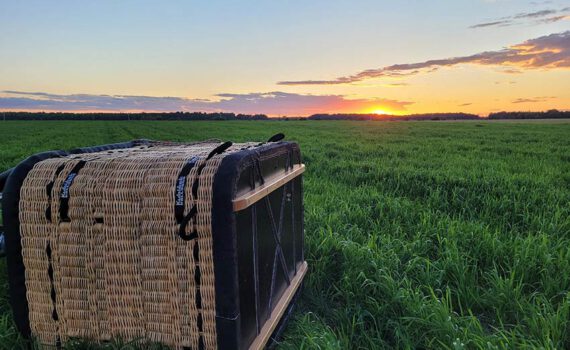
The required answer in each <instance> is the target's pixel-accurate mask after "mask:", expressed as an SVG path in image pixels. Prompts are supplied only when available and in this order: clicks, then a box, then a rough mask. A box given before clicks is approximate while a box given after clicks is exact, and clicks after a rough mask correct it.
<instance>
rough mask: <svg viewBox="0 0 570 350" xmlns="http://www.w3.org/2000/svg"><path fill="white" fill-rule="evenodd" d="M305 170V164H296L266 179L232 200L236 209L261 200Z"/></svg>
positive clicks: (241, 208)
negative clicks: (261, 183)
mask: <svg viewBox="0 0 570 350" xmlns="http://www.w3.org/2000/svg"><path fill="white" fill-rule="evenodd" d="M303 172H305V164H298V165H294V166H293V169H291V170H289V171H286V172H283V173H281V174H279V175H276V176H272V177H270V178H268V179H265V183H264V184H263V185H261V186H259V187H257V188H255V189H253V190H251V191H249V192H247V193H245V194H243V195H241V196H239V197H238V198H236V199H234V200H233V201H232V203H233V207H234V211H240V210H243V209H246V208H247V207H249V206H251V205H252V204H254V203H255V202H257V201H259V200H261V199H262V198H264V197H265V196H267V195H268V194H270V193H271V192H273V191H275V190H276V189H278V188H279V187H281V186H283V185H285V184H286V183H287V182H289V181H291V180H292V179H294V178H296V177H297V176H299V175H301V174H302V173H303Z"/></svg>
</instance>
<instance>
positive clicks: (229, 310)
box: [212, 142, 301, 350]
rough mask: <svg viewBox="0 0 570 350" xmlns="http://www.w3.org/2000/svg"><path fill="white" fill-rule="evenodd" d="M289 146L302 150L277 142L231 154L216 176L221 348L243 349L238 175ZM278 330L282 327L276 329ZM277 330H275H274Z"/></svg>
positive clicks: (214, 211)
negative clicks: (235, 200) (235, 206)
mask: <svg viewBox="0 0 570 350" xmlns="http://www.w3.org/2000/svg"><path fill="white" fill-rule="evenodd" d="M283 149H286V150H288V151H292V152H296V153H297V154H298V157H299V160H300V159H301V158H300V151H299V146H298V144H297V143H294V142H275V143H268V144H266V145H262V146H261V147H256V148H255V149H254V150H252V149H246V150H242V151H239V152H236V153H233V154H230V155H228V156H227V157H225V158H224V159H223V160H222V163H221V164H220V167H219V168H218V171H217V173H216V175H215V176H214V186H213V199H212V238H213V254H214V274H215V276H216V281H215V290H216V333H217V345H218V348H219V349H222V350H223V349H242V348H244V347H247V346H248V345H249V344H241V342H240V340H241V339H240V338H241V337H240V328H241V325H240V323H241V320H240V310H239V281H238V266H237V264H238V257H237V236H236V234H237V232H236V218H235V214H234V212H233V205H232V200H233V198H234V196H235V194H236V192H237V181H238V179H239V175H240V174H241V173H242V172H243V171H244V170H245V168H247V167H249V166H250V165H251V162H252V161H253V160H254V159H256V158H257V157H263V156H267V155H270V154H272V153H275V154H280V153H279V152H277V151H280V150H283ZM276 332H279V329H278V330H276ZM274 334H275V332H274Z"/></svg>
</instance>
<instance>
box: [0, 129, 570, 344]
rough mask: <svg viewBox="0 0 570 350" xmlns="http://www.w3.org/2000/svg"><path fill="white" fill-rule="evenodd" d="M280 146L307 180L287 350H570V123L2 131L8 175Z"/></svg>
mask: <svg viewBox="0 0 570 350" xmlns="http://www.w3.org/2000/svg"><path fill="white" fill-rule="evenodd" d="M276 132H284V133H285V134H286V135H287V139H290V140H297V141H299V142H300V144H301V147H302V151H303V154H304V161H305V163H306V164H307V168H308V171H307V173H306V176H305V210H306V212H305V222H306V257H307V260H308V262H309V267H310V270H309V274H308V275H307V278H306V282H305V288H304V290H303V294H302V296H301V298H300V299H299V303H298V305H297V307H296V311H295V313H294V317H293V319H292V321H291V323H290V324H289V326H288V328H287V331H286V333H285V336H284V339H283V342H282V344H281V347H282V348H284V349H297V348H321V349H334V348H338V349H347V348H352V349H368V348H387V349H388V348H437V349H440V348H443V349H464V348H465V349H507V348H537V347H542V348H546V349H550V348H560V349H562V348H570V137H568V136H569V135H570V123H559V124H548V123H501V122H457V123H435V122H434V123H431V122H418V123H412V122H399V123H390V122H302V121H300V122H211V123H210V122H193V123H191V122H5V123H2V124H1V125H0V146H1V147H0V170H1V169H5V168H8V167H10V166H13V165H15V164H16V163H17V162H18V161H19V160H21V159H22V158H24V157H25V156H27V155H30V154H32V153H34V152H38V151H44V150H48V149H54V148H63V149H68V148H72V147H77V146H87V145H93V144H100V143H107V142H116V141H123V140H127V139H132V138H139V137H145V138H153V139H162V140H174V141H187V140H198V139H205V138H212V137H213V138H221V139H229V140H234V141H246V140H263V139H265V138H267V137H269V136H270V135H272V134H273V133H276ZM0 273H1V276H2V277H0V283H1V284H2V285H1V286H0V299H1V300H0V344H2V345H3V346H6V347H8V348H11V347H13V346H18V345H20V344H23V343H22V341H21V340H20V339H19V338H18V336H17V334H16V332H15V331H14V327H13V325H12V321H11V316H10V313H9V308H8V305H7V296H6V286H5V284H6V278H5V266H4V265H3V263H2V264H1V265H0ZM2 345H0V346H2Z"/></svg>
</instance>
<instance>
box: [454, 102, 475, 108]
mask: <svg viewBox="0 0 570 350" xmlns="http://www.w3.org/2000/svg"><path fill="white" fill-rule="evenodd" d="M472 104H473V103H472V102H467V103H462V104H459V105H457V106H458V107H467V106H471V105H472Z"/></svg>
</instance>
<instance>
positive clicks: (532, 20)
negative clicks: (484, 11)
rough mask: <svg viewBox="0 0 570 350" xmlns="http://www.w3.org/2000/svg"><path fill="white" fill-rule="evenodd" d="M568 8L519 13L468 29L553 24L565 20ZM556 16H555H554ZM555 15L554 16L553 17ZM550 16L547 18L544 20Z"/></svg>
mask: <svg viewBox="0 0 570 350" xmlns="http://www.w3.org/2000/svg"><path fill="white" fill-rule="evenodd" d="M567 12H570V7H565V8H563V9H560V10H553V9H546V10H540V11H533V12H521V13H518V14H516V15H513V16H507V17H503V18H499V19H496V20H492V21H488V22H483V23H478V24H474V25H472V26H469V28H472V29H477V28H488V27H506V26H512V25H515V24H545V23H553V22H557V21H561V20H565V19H567V18H568V17H569V16H568V13H567ZM556 14H557V15H556ZM553 15H556V16H553ZM547 16H550V17H549V18H544V17H547Z"/></svg>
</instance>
